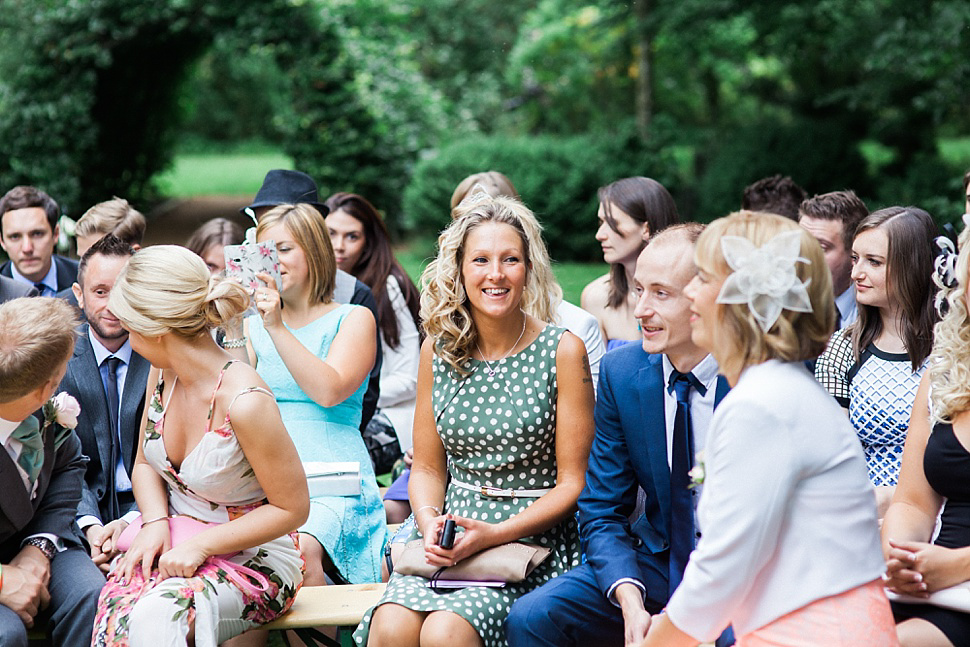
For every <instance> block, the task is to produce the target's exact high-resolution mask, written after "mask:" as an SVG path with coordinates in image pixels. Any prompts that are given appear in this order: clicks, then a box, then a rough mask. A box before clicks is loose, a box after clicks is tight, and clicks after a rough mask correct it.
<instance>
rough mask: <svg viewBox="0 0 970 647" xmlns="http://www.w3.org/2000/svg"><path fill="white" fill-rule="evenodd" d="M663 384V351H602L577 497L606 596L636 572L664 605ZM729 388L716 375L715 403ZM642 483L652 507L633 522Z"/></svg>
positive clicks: (666, 485)
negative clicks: (583, 474) (585, 463)
mask: <svg viewBox="0 0 970 647" xmlns="http://www.w3.org/2000/svg"><path fill="white" fill-rule="evenodd" d="M664 388H665V384H664V379H663V362H662V356H661V355H650V354H648V353H646V352H645V351H644V350H643V348H642V347H641V346H640V344H629V345H626V346H622V347H620V348H617V349H616V350H613V351H611V352H609V353H607V354H606V355H604V356H603V360H602V364H601V365H600V382H599V392H598V395H597V400H596V409H595V414H594V418H595V422H596V436H595V438H594V440H593V449H592V452H591V453H590V457H589V468H588V469H587V471H586V486H585V487H584V488H583V492H582V494H581V495H580V497H579V522H580V529H581V534H582V540H583V546H584V548H585V550H586V556H587V558H588V560H589V563H590V565H591V566H592V567H593V572H594V573H595V575H596V583H597V585H598V586H599V588H600V590H601V591H602V592H603V594H604V595H606V593H607V592H608V591H609V589H610V587H611V586H612V585H613V584H614V583H616V581H617V580H619V579H621V578H634V579H637V580H639V581H640V582H642V583H643V585H644V586H645V587H646V589H647V598H648V600H652V601H653V602H654V603H655V605H658V606H663V605H664V604H665V603H666V601H667V588H668V586H667V573H668V548H669V537H670V468H669V467H668V465H667V426H666V423H665V421H664V395H663V394H664ZM728 388H729V387H728V384H727V381H726V380H725V379H724V378H723V377H718V383H717V392H716V395H715V403H717V402H719V401H720V400H721V398H722V397H723V396H724V394H725V393H727V391H728ZM638 487H642V488H643V490H644V493H645V494H646V507H645V511H644V514H643V515H642V516H641V517H640V518H639V519H636V520H635V521H634V522H633V523H632V525H631V523H630V520H629V517H630V515H632V514H633V512H634V509H635V508H636V502H637V489H638ZM648 608H649V605H648Z"/></svg>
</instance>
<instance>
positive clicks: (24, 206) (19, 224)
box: [0, 186, 77, 297]
mask: <svg viewBox="0 0 970 647" xmlns="http://www.w3.org/2000/svg"><path fill="white" fill-rule="evenodd" d="M60 217H61V209H60V207H59V206H57V203H56V202H54V199H53V198H51V197H50V196H49V195H47V194H46V193H44V192H43V191H41V190H40V189H38V188H36V187H32V186H15V187H14V188H12V189H10V190H9V191H7V193H5V194H4V196H3V197H2V198H0V247H3V251H5V252H6V253H7V256H8V257H9V258H10V260H8V261H6V262H4V263H3V265H0V275H3V276H6V277H8V278H12V279H14V280H16V281H19V282H21V283H23V284H24V285H27V286H30V287H33V288H35V289H36V290H37V294H38V295H39V296H42V297H52V296H54V295H56V294H57V293H58V292H60V291H61V290H68V289H70V287H71V285H73V284H74V281H76V280H77V261H75V260H72V259H70V258H66V257H64V256H60V255H58V254H55V253H54V246H55V245H56V244H57V238H58V236H60V233H61V228H60V225H59V224H58V220H59V218H60Z"/></svg>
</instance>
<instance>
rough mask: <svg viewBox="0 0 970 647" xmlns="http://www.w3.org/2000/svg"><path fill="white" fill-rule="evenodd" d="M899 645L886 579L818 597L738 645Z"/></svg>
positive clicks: (743, 646)
mask: <svg viewBox="0 0 970 647" xmlns="http://www.w3.org/2000/svg"><path fill="white" fill-rule="evenodd" d="M822 645H824V646H825V647H899V641H898V640H897V639H896V623H895V622H894V621H893V614H892V611H891V610H890V608H889V600H888V599H887V598H886V593H885V592H884V591H883V588H882V581H881V580H875V581H873V582H870V583H869V584H863V585H862V586H859V587H856V588H854V589H851V590H849V591H846V592H845V593H840V594H838V595H833V596H830V597H827V598H822V599H821V600H816V601H815V602H812V603H810V604H807V605H805V606H804V607H802V608H801V609H796V610H795V611H792V612H791V613H789V614H787V615H784V616H782V617H780V618H778V619H777V620H775V621H774V622H771V623H769V624H767V625H765V626H764V627H762V628H760V629H757V630H755V631H752V632H751V633H749V634H745V635H744V636H741V637H739V638H738V644H737V647H821V646H822Z"/></svg>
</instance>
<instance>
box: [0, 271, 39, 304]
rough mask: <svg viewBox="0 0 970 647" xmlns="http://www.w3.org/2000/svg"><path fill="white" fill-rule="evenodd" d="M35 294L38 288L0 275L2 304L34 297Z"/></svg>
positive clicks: (0, 300)
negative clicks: (20, 298) (21, 298)
mask: <svg viewBox="0 0 970 647" xmlns="http://www.w3.org/2000/svg"><path fill="white" fill-rule="evenodd" d="M35 294H37V289H36V288H34V287H32V286H30V285H27V284H26V283H21V282H20V281H15V280H14V279H11V278H7V277H6V276H3V275H2V274H0V303H3V302H4V301H10V300H11V299H17V298H19V297H32V296H34V295H35Z"/></svg>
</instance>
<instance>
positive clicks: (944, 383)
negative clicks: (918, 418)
mask: <svg viewBox="0 0 970 647" xmlns="http://www.w3.org/2000/svg"><path fill="white" fill-rule="evenodd" d="M959 248H960V254H959V256H957V265H956V277H957V282H956V285H955V286H954V287H952V288H946V287H943V286H940V287H941V288H942V290H943V295H944V298H945V299H946V302H947V304H949V309H948V310H947V312H946V314H945V315H944V316H943V319H941V320H940V322H939V323H938V324H936V326H935V327H934V329H933V350H932V351H931V352H930V362H929V368H928V369H927V371H928V372H929V375H930V414H931V417H932V418H933V420H934V421H936V422H950V421H952V420H953V418H954V416H956V415H957V414H958V413H960V412H961V411H966V410H967V409H970V311H968V309H967V283H968V279H970V276H968V272H970V228H967V229H964V230H963V232H962V233H961V234H960V240H959ZM935 279H936V276H934V280H935Z"/></svg>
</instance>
